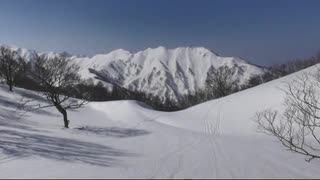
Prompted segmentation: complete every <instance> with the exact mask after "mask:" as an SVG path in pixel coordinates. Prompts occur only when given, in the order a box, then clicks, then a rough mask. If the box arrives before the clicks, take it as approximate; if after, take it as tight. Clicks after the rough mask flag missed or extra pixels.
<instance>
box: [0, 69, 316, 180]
mask: <svg viewBox="0 0 320 180" xmlns="http://www.w3.org/2000/svg"><path fill="white" fill-rule="evenodd" d="M314 70H315V67H311V68H308V69H306V70H304V71H301V72H298V73H295V74H292V75H290V76H287V77H284V78H281V79H278V80H274V81H271V82H269V83H266V84H263V85H260V86H257V87H254V88H251V89H248V90H245V91H242V92H239V93H235V94H233V95H230V96H227V97H224V98H220V99H216V100H213V101H209V102H206V103H203V104H200V105H197V106H194V107H191V108H189V109H186V110H183V111H178V112H173V113H166V112H158V111H153V110H150V109H146V108H144V107H143V105H141V103H138V102H136V101H114V102H99V103H98V102H92V103H90V104H89V105H87V106H86V107H85V108H83V109H79V110H77V111H73V112H69V114H70V118H69V119H70V120H71V129H63V128H61V126H62V119H61V116H60V115H59V114H57V113H56V111H55V110H54V109H46V110H43V111H40V112H34V113H29V114H27V116H24V117H23V118H22V119H18V117H19V114H20V113H19V111H16V109H15V105H16V103H18V102H20V101H21V97H24V98H26V96H27V97H30V96H35V97H34V98H36V95H35V94H34V93H33V92H31V91H26V90H23V89H17V90H16V92H15V94H11V93H9V92H7V90H6V89H4V88H0V98H1V99H0V177H1V178H318V177H320V171H319V166H320V161H319V160H314V161H312V162H311V163H308V162H306V161H305V160H304V157H303V156H301V155H297V154H294V153H291V152H289V151H287V150H286V149H285V148H284V147H283V146H282V145H281V144H280V143H279V142H277V140H276V139H275V138H273V137H268V136H266V135H263V134H259V133H257V132H256V130H255V123H254V122H253V120H252V117H253V116H254V114H255V112H256V111H260V110H263V109H265V108H270V107H271V108H276V109H278V110H281V109H282V102H283V99H284V94H283V92H282V91H281V90H280V89H279V87H282V86H283V82H284V81H290V80H292V79H293V78H295V77H296V76H297V75H299V74H301V73H303V72H311V71H314ZM36 99H38V100H39V102H40V100H41V98H36ZM17 172H19V173H17Z"/></svg>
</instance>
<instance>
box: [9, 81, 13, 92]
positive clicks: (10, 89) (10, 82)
mask: <svg viewBox="0 0 320 180" xmlns="http://www.w3.org/2000/svg"><path fill="white" fill-rule="evenodd" d="M8 84H9V91H11V92H13V90H12V81H9V82H8Z"/></svg>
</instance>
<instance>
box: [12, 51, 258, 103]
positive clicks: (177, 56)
mask: <svg viewBox="0 0 320 180" xmlns="http://www.w3.org/2000/svg"><path fill="white" fill-rule="evenodd" d="M12 49H14V50H15V51H17V52H18V53H19V54H20V56H22V57H23V58H25V59H26V61H30V60H32V58H33V57H34V56H35V55H37V54H39V55H45V56H47V57H54V56H61V55H64V56H67V57H69V58H70V59H71V61H72V62H73V63H76V64H78V65H79V66H80V71H79V74H80V76H81V77H82V78H83V79H88V78H94V79H95V81H98V79H100V80H102V81H104V82H108V83H112V84H116V85H118V86H121V87H125V88H127V89H129V90H133V91H142V92H145V93H151V94H153V95H157V96H160V97H163V98H171V99H179V98H180V97H182V96H183V95H186V94H190V93H194V92H196V91H197V90H199V89H201V88H204V86H205V81H206V77H207V73H208V70H209V69H210V67H211V66H213V67H215V68H218V67H220V66H228V67H229V68H235V70H236V76H237V77H238V78H239V80H240V83H241V84H243V83H245V82H246V81H247V80H248V79H249V78H250V77H251V76H252V75H256V74H260V73H262V72H263V71H264V69H263V68H261V67H259V66H256V65H253V64H250V63H248V62H247V61H245V60H243V59H240V58H237V57H221V56H218V55H217V54H215V53H214V52H212V51H211V50H208V49H206V48H203V47H178V48H175V49H166V48H165V47H158V48H154V49H152V48H148V49H145V50H143V51H139V52H136V53H131V52H129V51H126V50H123V49H118V50H115V51H112V52H110V53H108V54H97V55H95V56H92V57H83V56H81V57H80V56H74V55H71V54H69V53H66V52H63V53H54V52H46V53H38V52H36V51H34V50H28V49H24V48H18V47H12Z"/></svg>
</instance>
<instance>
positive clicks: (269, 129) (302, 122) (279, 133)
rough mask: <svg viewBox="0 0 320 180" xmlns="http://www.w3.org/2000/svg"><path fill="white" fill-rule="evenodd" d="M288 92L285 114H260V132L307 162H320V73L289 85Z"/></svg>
mask: <svg viewBox="0 0 320 180" xmlns="http://www.w3.org/2000/svg"><path fill="white" fill-rule="evenodd" d="M284 92H285V93H286V95H287V96H286V99H285V104H284V105H285V110H284V112H283V113H282V114H279V113H278V112H277V111H273V110H271V109H268V110H265V111H263V112H259V113H257V114H256V122H257V123H258V128H259V130H260V131H261V132H263V133H265V134H268V135H271V136H275V137H276V138H278V140H279V141H280V142H281V143H282V144H283V145H284V146H285V147H287V148H288V149H289V150H291V151H293V152H296V153H299V154H303V155H305V156H307V159H306V160H307V161H311V160H312V159H315V158H320V101H319V100H320V99H319V98H320V96H319V95H320V94H319V93H320V69H318V71H317V72H316V73H315V74H304V75H303V76H300V77H299V78H297V79H296V80H294V81H292V82H289V83H288V84H287V88H286V89H285V90H284Z"/></svg>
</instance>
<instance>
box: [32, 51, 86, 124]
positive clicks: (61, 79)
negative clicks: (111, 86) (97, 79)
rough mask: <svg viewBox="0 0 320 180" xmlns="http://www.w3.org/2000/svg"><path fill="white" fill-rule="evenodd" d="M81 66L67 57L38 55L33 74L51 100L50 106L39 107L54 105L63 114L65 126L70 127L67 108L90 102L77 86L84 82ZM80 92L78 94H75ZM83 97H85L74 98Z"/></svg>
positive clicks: (74, 107) (75, 107)
mask: <svg viewBox="0 0 320 180" xmlns="http://www.w3.org/2000/svg"><path fill="white" fill-rule="evenodd" d="M78 70H79V67H78V66H77V65H75V64H71V63H69V60H68V59H67V58H65V57H54V58H45V57H44V56H38V57H36V59H35V61H34V64H33V67H32V70H31V73H30V74H31V76H32V78H34V79H35V80H36V82H38V83H39V85H40V87H41V89H42V91H43V94H44V95H45V97H46V99H47V100H48V102H49V105H48V106H41V105H38V108H44V107H50V106H54V107H56V109H57V110H58V111H59V112H60V113H61V114H62V115H63V122H64V127H66V128H69V120H68V115H67V110H69V109H77V108H80V107H82V106H83V105H85V104H86V103H88V101H87V100H86V98H85V97H86V95H87V94H88V93H89V92H85V93H83V92H82V94H79V92H78V91H77V90H76V86H77V85H79V84H80V83H82V81H81V79H80V77H79V75H78V74H77V72H78ZM75 93H78V94H75ZM75 96H77V97H78V98H79V97H80V98H81V97H82V98H83V99H76V98H74V97H75Z"/></svg>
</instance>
